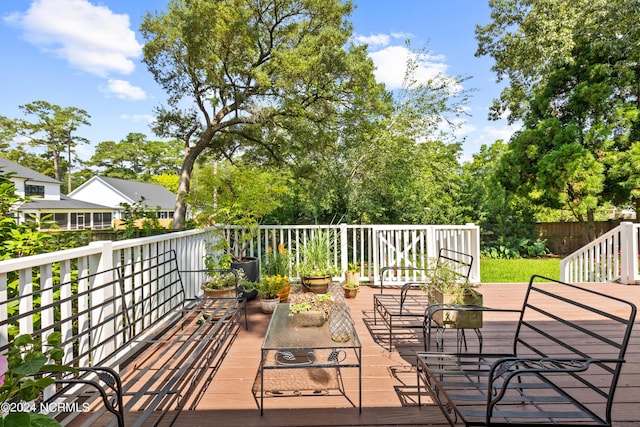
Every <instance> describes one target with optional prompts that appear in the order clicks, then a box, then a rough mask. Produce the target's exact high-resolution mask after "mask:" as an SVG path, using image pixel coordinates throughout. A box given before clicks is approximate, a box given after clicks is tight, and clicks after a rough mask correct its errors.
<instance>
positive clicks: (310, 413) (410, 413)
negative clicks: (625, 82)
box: [175, 284, 640, 427]
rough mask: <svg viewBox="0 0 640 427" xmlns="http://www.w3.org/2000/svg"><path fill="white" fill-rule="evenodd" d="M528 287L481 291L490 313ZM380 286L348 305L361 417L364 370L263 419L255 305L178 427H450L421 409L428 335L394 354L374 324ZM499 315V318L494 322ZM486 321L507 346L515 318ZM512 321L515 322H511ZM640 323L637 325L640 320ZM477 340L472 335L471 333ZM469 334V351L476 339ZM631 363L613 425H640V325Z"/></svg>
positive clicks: (493, 337)
mask: <svg viewBox="0 0 640 427" xmlns="http://www.w3.org/2000/svg"><path fill="white" fill-rule="evenodd" d="M589 287H592V288H595V289H598V290H600V291H604V292H606V293H610V294H612V295H617V296H619V297H622V298H625V299H628V300H630V301H632V302H634V303H635V304H636V305H638V306H640V286H626V285H617V284H598V285H590V286H589ZM525 289H526V284H485V285H482V286H481V289H480V290H481V292H482V293H483V295H484V303H485V305H487V306H490V307H502V308H520V306H521V304H522V300H523V297H524V292H525ZM374 292H378V290H377V289H375V288H370V287H366V286H364V287H361V291H360V293H359V294H358V296H357V298H356V299H355V300H347V302H348V305H349V306H350V309H351V314H352V317H353V318H354V320H355V323H356V328H357V331H358V335H359V337H360V340H361V342H362V354H363V368H362V406H363V408H362V413H361V414H359V413H358V409H357V408H356V407H354V405H353V404H352V403H351V402H353V403H355V404H356V405H357V401H358V400H357V399H358V387H357V385H358V382H357V370H355V369H345V370H344V376H345V378H344V382H345V389H346V394H347V396H348V397H349V398H350V400H351V402H350V401H349V400H348V399H345V398H344V397H342V396H331V397H329V396H311V397H307V396H296V397H276V398H267V399H265V410H264V416H260V411H259V409H258V406H257V403H256V401H255V399H254V397H253V393H252V385H253V382H254V379H255V376H256V373H257V370H258V365H259V361H260V346H261V344H262V339H263V337H264V334H265V331H266V328H267V325H268V322H269V319H270V317H269V315H265V314H263V313H261V312H260V310H259V306H258V303H257V301H252V302H250V303H249V305H248V314H249V330H248V331H246V330H244V328H243V329H241V331H240V333H239V335H238V337H237V339H236V341H235V342H234V343H233V345H232V347H231V350H230V352H229V353H228V354H227V355H226V357H225V359H224V361H223V362H222V365H221V366H220V369H219V371H218V372H217V373H216V375H215V377H214V379H213V381H212V382H211V383H210V384H209V385H208V386H207V387H206V391H205V393H204V395H203V396H202V399H201V400H200V401H199V402H198V404H197V406H196V409H195V410H185V411H183V412H182V413H181V414H180V415H179V417H178V418H177V422H176V423H175V425H178V426H213V425H215V426H346V425H354V426H392V425H423V426H424V425H430V426H441V425H448V424H447V423H446V420H445V418H444V417H443V416H442V414H441V413H440V410H439V409H438V408H437V407H436V406H434V405H433V404H430V403H429V399H428V396H427V395H426V394H423V396H422V401H423V405H424V403H425V402H427V404H426V405H424V406H422V407H418V406H417V386H416V373H415V371H414V369H413V364H414V362H415V351H416V350H422V348H423V343H422V331H421V330H409V329H406V330H401V329H398V333H399V334H402V338H401V339H397V338H396V339H394V345H393V347H392V348H393V351H391V352H389V351H388V344H389V343H388V331H387V330H386V328H385V326H384V324H383V323H382V322H381V321H378V325H377V326H376V325H374V324H373V312H372V308H373V297H372V295H373V293H374ZM490 316H494V317H490ZM490 316H485V322H484V327H483V329H482V332H483V337H484V346H485V351H487V350H488V349H489V350H490V349H491V347H492V346H493V347H494V348H496V346H497V347H498V348H499V347H500V346H505V345H508V337H510V336H511V333H512V332H511V330H509V327H510V325H512V324H513V322H512V321H510V319H509V318H508V316H513V314H505V313H500V314H498V313H491V315H490ZM512 319H513V317H512ZM636 323H638V322H636ZM448 334H450V335H448V336H446V337H445V346H446V347H447V349H449V350H450V349H452V348H453V346H454V345H455V343H454V337H455V332H453V331H449V332H448ZM469 335H471V334H469ZM469 335H468V336H467V338H468V339H467V341H468V343H469V345H470V346H474V345H476V344H475V342H476V338H475V336H469ZM627 355H628V357H627V363H626V364H625V367H624V369H623V372H622V376H621V378H620V383H619V387H618V390H617V393H616V398H615V402H616V403H615V405H614V407H613V418H614V420H615V422H614V425H616V426H621V427H627V426H638V425H640V421H638V420H640V327H638V325H636V328H635V330H634V332H633V335H632V339H631V342H630V346H629V349H628V353H627Z"/></svg>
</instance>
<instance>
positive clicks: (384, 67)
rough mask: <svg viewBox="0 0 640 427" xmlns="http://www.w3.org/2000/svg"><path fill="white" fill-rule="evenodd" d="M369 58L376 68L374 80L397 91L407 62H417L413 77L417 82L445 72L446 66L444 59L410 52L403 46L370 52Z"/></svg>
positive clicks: (400, 85)
mask: <svg viewBox="0 0 640 427" xmlns="http://www.w3.org/2000/svg"><path fill="white" fill-rule="evenodd" d="M369 57H371V59H372V60H373V63H374V64H375V66H376V70H375V76H376V80H377V81H379V82H381V83H384V84H385V85H386V86H387V88H388V89H392V90H393V89H398V88H400V87H402V82H403V80H404V76H405V72H406V69H407V60H408V59H410V58H412V59H415V60H417V62H418V68H417V69H416V70H415V75H414V77H415V78H416V80H418V81H421V82H422V81H426V80H428V79H432V78H434V77H436V76H438V75H440V74H444V73H445V72H446V71H447V64H446V63H445V62H444V57H442V56H433V55H429V54H419V55H417V54H416V53H415V52H412V51H411V50H409V49H408V48H407V47H405V46H388V47H385V48H384V49H381V50H378V51H374V52H370V53H369Z"/></svg>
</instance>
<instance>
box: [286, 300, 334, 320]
mask: <svg viewBox="0 0 640 427" xmlns="http://www.w3.org/2000/svg"><path fill="white" fill-rule="evenodd" d="M332 305H333V296H332V295H331V293H325V294H316V293H314V292H305V293H301V294H294V295H292V296H291V303H290V305H289V316H291V317H293V318H294V324H295V325H296V326H302V327H309V326H322V325H323V324H324V322H325V321H326V320H327V319H328V318H329V311H330V310H331V306H332Z"/></svg>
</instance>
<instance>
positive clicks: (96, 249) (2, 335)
mask: <svg viewBox="0 0 640 427" xmlns="http://www.w3.org/2000/svg"><path fill="white" fill-rule="evenodd" d="M318 228H321V229H326V230H332V233H333V239H332V245H333V249H334V254H335V255H334V259H333V263H334V265H335V266H336V267H338V268H339V269H340V271H345V269H346V267H347V264H348V263H349V262H355V263H358V264H360V266H361V272H362V276H364V277H363V280H365V281H369V282H374V281H377V278H378V271H379V269H380V267H382V266H383V265H391V264H397V265H400V264H404V265H423V264H424V262H425V261H426V260H427V259H428V258H429V257H432V256H435V254H437V252H438V250H439V249H440V248H441V247H448V248H450V249H455V250H458V251H462V252H467V253H471V254H472V255H473V256H474V257H475V259H477V260H479V249H480V248H479V229H478V227H477V226H475V225H473V224H467V225H464V226H440V225H431V226H420V225H406V226H383V225H369V226H364V225H358V226H356V225H346V224H340V225H330V226H328V225H324V226H263V227H261V228H260V232H259V234H258V236H257V237H256V239H255V241H253V242H252V245H251V247H250V248H249V254H250V255H253V256H256V257H258V258H259V259H260V260H261V261H263V260H264V254H265V253H266V251H267V249H268V248H269V247H270V246H271V247H274V248H275V247H276V246H277V245H278V244H280V243H282V244H284V245H285V246H286V247H287V248H288V249H289V250H291V251H293V253H298V250H299V249H300V248H301V247H302V245H303V244H304V242H305V241H306V240H305V239H308V237H309V235H310V233H312V232H313V231H314V230H317V229H318ZM215 239H216V237H215V235H214V234H212V229H202V230H190V231H184V232H176V233H169V234H165V235H160V236H154V237H146V238H139V239H131V240H123V241H117V242H111V241H100V242H93V243H91V244H89V245H88V246H84V247H81V248H76V249H69V250H64V251H58V252H53V253H48V254H41V255H34V256H29V257H24V258H17V259H11V260H5V261H0V348H6V346H7V345H8V341H9V338H10V337H12V336H16V335H19V334H31V333H33V332H34V331H35V328H38V327H40V328H42V327H45V326H46V325H45V323H47V322H49V323H51V322H54V321H56V320H55V319H54V317H55V316H51V315H50V313H39V312H38V310H39V301H37V298H35V297H34V298H32V297H30V295H32V294H33V295H36V294H39V295H44V297H46V299H47V303H48V304H51V303H56V301H60V306H61V307H66V305H65V304H66V303H65V302H64V301H65V295H67V294H69V293H72V292H77V290H74V289H72V288H71V287H70V286H66V285H65V286H61V284H65V283H69V282H71V281H72V280H73V279H77V278H88V277H90V276H92V275H96V276H103V275H104V274H98V273H102V272H107V271H113V270H114V269H118V268H120V269H126V268H130V267H128V266H131V265H140V264H142V265H144V262H145V260H148V259H150V258H152V257H154V256H156V255H158V254H162V253H165V252H167V251H169V250H174V251H175V252H176V254H177V257H178V265H179V268H180V270H182V271H184V272H193V271H196V270H201V269H202V268H203V267H204V256H205V254H206V252H207V248H208V247H210V246H211V245H212V244H214V243H215ZM295 259H296V261H295V262H296V263H298V262H299V261H300V258H299V255H296V258H295ZM474 265H475V268H474V271H473V272H472V275H471V279H472V280H474V281H479V280H480V268H479V262H476V263H474ZM139 276H140V277H141V279H139V280H143V281H145V283H149V282H154V283H156V282H158V281H160V280H162V276H163V272H162V271H156V270H153V269H151V270H149V271H144V272H143V273H142V274H141V275H139ZM143 276H144V277H143ZM152 276H157V277H152ZM201 276H202V273H189V274H183V275H182V281H183V284H184V288H185V294H186V297H187V298H192V297H194V296H196V295H199V294H200V293H201V290H200V283H202V282H203V281H204V280H203V277H201ZM136 277H138V276H136ZM103 279H104V277H102V278H101V279H100V280H102V281H104V280H103ZM136 285H137V284H136ZM82 286H83V289H84V291H85V292H86V291H87V290H89V291H92V289H93V287H94V286H96V285H95V284H94V283H92V282H91V280H90V279H87V280H83V281H82ZM124 286H125V287H127V286H128V285H127V284H126V283H125V284H124ZM85 288H86V289H85ZM55 289H61V290H60V292H56V291H55ZM36 291H37V292H36ZM100 292H102V291H99V292H97V293H98V294H99V293H100ZM116 292H117V291H116ZM16 296H19V297H20V298H19V301H20V302H19V306H17V307H15V306H13V305H12V304H13V303H12V302H11V301H16ZM25 296H26V297H25ZM67 297H68V295H67ZM12 298H13V299H12ZM100 298H101V297H100V295H98V296H96V297H93V296H92V298H88V299H87V301H86V304H89V305H92V304H94V302H95V304H100ZM166 298H167V301H169V299H171V298H172V295H166ZM155 303H157V304H164V303H165V301H155ZM67 305H68V304H67ZM97 307H99V306H96V310H97V309H98V308H97ZM88 308H89V312H91V307H88ZM45 311H46V310H45ZM27 313H35V315H28V314H27ZM38 314H42V316H38ZM36 317H37V319H35V318H36ZM98 317H99V316H97V317H96V319H93V318H92V317H91V318H87V319H84V321H83V322H77V324H76V325H74V327H75V328H78V329H77V334H78V335H81V334H86V331H87V330H89V328H91V325H90V324H89V323H90V322H91V321H94V320H95V321H99V320H100V319H99V318H98ZM38 322H40V323H38ZM149 323H150V324H153V322H149ZM38 325H39V326H38ZM104 331H105V332H104V333H106V334H108V333H109V332H108V331H109V328H104ZM83 336H84V335H83ZM94 338H95V339H91V340H85V341H83V342H82V343H80V344H81V345H82V346H83V348H82V351H86V352H87V354H93V352H95V351H103V349H92V348H91V346H92V343H94V342H105V341H108V340H109V337H94ZM114 342H115V341H114ZM69 345H70V346H71V345H73V344H72V343H70V344H69ZM134 345H135V343H133V342H120V341H118V346H119V347H124V346H134ZM87 346H88V347H87ZM85 347H86V348H85ZM72 350H73V349H72V348H71V347H70V348H68V349H65V352H71V351H72Z"/></svg>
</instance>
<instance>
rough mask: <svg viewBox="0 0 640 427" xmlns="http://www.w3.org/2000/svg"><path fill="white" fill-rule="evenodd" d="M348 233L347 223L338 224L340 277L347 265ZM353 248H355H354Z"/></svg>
mask: <svg viewBox="0 0 640 427" xmlns="http://www.w3.org/2000/svg"><path fill="white" fill-rule="evenodd" d="M348 234H349V233H348V232H347V224H344V223H343V224H340V277H342V274H343V273H344V272H345V271H347V267H348V266H349V235H348ZM354 250H355V248H354Z"/></svg>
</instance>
